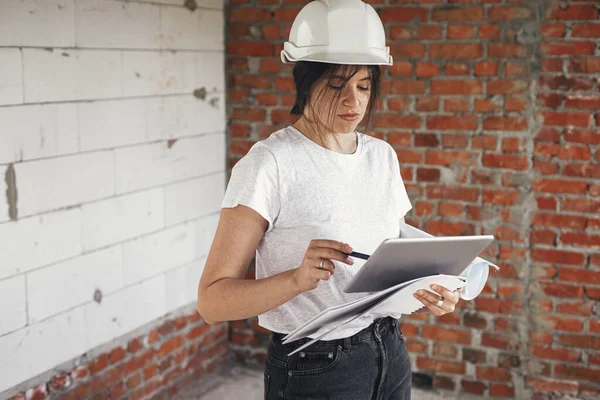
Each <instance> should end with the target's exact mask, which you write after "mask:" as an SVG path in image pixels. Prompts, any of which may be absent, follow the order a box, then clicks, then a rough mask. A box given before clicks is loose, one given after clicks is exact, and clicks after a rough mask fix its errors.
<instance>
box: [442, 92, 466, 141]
mask: <svg viewBox="0 0 600 400" xmlns="http://www.w3.org/2000/svg"><path fill="white" fill-rule="evenodd" d="M449 102H450V100H448V101H447V102H446V103H449ZM456 102H458V101H454V103H455V104H453V105H452V108H453V109H455V110H456V109H458V103H456ZM460 104H462V102H461V103H460ZM461 107H462V106H461ZM448 109H450V107H447V109H446V110H447V111H448ZM468 143H469V139H468V136H467V135H462V134H453V133H446V134H445V135H442V147H455V148H460V149H466V148H467V146H468Z"/></svg>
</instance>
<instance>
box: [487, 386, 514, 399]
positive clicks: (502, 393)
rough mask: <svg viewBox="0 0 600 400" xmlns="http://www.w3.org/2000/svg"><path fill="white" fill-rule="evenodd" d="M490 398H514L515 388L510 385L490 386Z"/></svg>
mask: <svg viewBox="0 0 600 400" xmlns="http://www.w3.org/2000/svg"><path fill="white" fill-rule="evenodd" d="M490 396H492V397H515V388H514V387H512V386H510V385H503V384H500V383H495V384H492V385H491V386H490Z"/></svg>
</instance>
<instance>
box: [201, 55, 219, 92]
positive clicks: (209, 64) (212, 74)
mask: <svg viewBox="0 0 600 400" xmlns="http://www.w3.org/2000/svg"><path fill="white" fill-rule="evenodd" d="M196 63H197V68H196V82H197V83H196V86H197V87H198V88H202V87H204V88H206V90H207V92H209V93H210V92H224V91H225V54H224V53H221V52H200V53H197V54H196Z"/></svg>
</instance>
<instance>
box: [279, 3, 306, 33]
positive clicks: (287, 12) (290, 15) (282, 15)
mask: <svg viewBox="0 0 600 400" xmlns="http://www.w3.org/2000/svg"><path fill="white" fill-rule="evenodd" d="M299 11H300V9H298V8H279V9H277V10H275V21H277V22H294V19H295V18H296V16H297V15H298V12H299ZM286 37H287V36H286Z"/></svg>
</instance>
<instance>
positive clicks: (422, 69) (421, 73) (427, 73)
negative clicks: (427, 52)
mask: <svg viewBox="0 0 600 400" xmlns="http://www.w3.org/2000/svg"><path fill="white" fill-rule="evenodd" d="M439 73H440V68H439V67H438V65H437V64H434V63H428V62H419V63H418V64H417V76H418V77H421V78H424V77H432V76H436V75H438V74H439Z"/></svg>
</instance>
